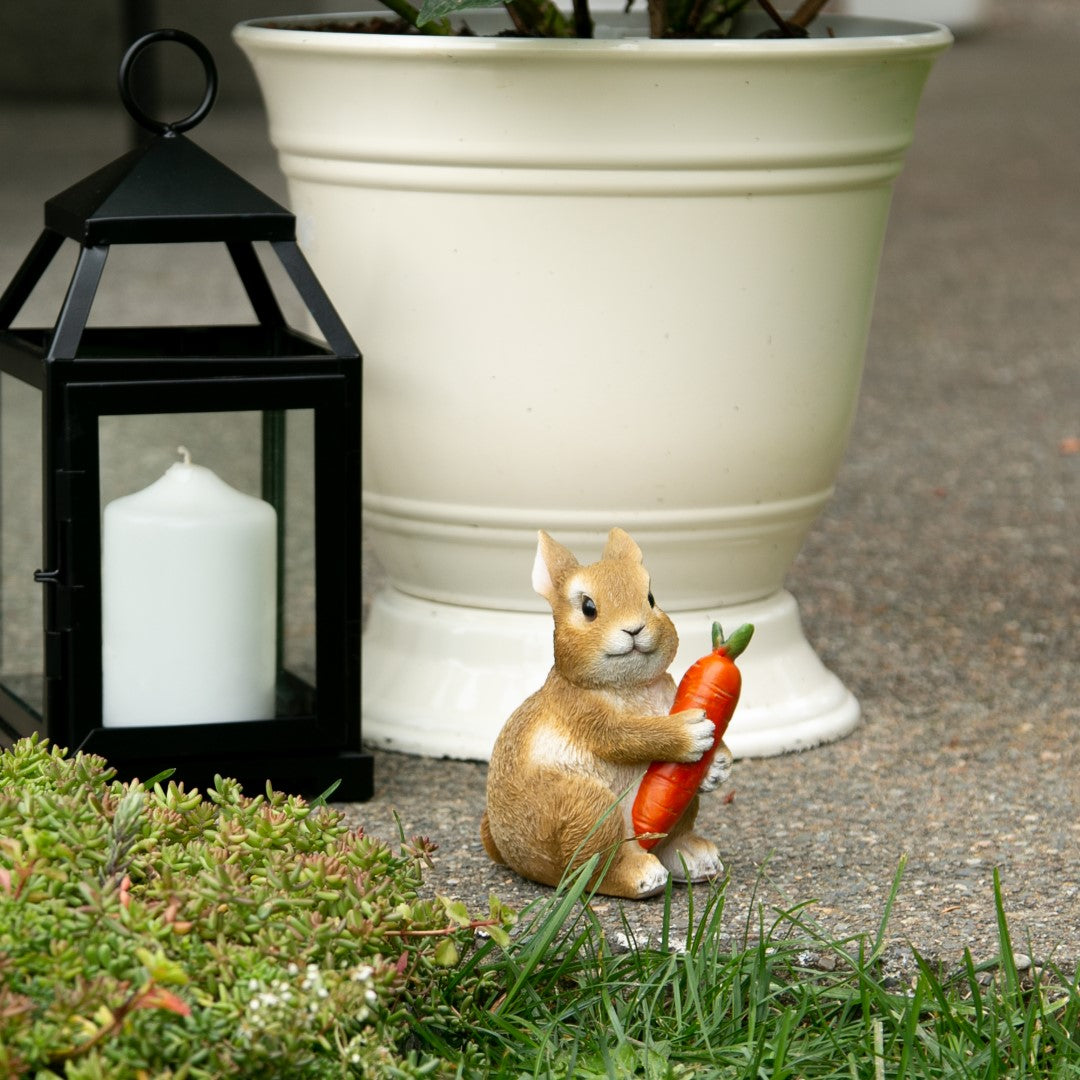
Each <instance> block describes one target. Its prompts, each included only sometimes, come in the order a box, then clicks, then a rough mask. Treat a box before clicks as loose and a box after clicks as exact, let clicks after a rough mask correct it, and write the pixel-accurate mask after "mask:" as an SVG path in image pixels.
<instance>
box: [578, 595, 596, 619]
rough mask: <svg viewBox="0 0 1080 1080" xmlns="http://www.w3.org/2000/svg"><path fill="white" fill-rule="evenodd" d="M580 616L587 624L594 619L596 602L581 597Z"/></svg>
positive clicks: (589, 597)
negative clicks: (582, 616) (587, 621)
mask: <svg viewBox="0 0 1080 1080" xmlns="http://www.w3.org/2000/svg"><path fill="white" fill-rule="evenodd" d="M581 614H582V615H584V616H585V618H586V619H588V620H589V622H592V621H593V619H595V618H596V602H595V601H594V600H593V598H592V597H591V596H583V597H582V598H581Z"/></svg>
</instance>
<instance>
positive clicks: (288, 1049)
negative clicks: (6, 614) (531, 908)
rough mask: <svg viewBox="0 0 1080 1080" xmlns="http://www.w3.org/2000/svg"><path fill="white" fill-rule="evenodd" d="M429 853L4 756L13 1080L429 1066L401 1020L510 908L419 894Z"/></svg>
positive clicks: (244, 803) (220, 786)
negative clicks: (482, 908) (473, 910)
mask: <svg viewBox="0 0 1080 1080" xmlns="http://www.w3.org/2000/svg"><path fill="white" fill-rule="evenodd" d="M429 850H430V845H428V844H427V842H426V841H424V840H422V839H417V840H414V841H411V842H407V843H406V842H403V843H402V846H401V850H400V852H399V853H397V854H395V853H394V852H392V851H391V849H390V848H389V847H387V846H386V845H385V844H384V843H382V842H381V841H379V840H375V839H373V838H370V837H367V836H365V835H364V834H363V832H362V831H358V830H356V829H352V828H349V827H348V826H346V825H345V824H344V823H343V819H342V815H341V814H340V813H339V812H338V811H336V810H333V809H331V808H329V807H326V806H313V805H310V804H308V803H306V802H305V801H304V800H302V799H299V798H296V797H291V796H286V795H284V794H281V793H280V792H273V791H267V792H266V793H264V794H259V795H256V796H254V797H249V796H246V795H244V794H243V793H242V791H241V790H240V787H239V786H238V785H237V784H236V782H235V781H232V780H228V779H219V781H218V782H217V784H216V786H215V787H214V788H213V789H212V790H209V791H207V792H205V793H204V794H200V793H199V792H196V791H185V790H184V789H183V787H182V786H178V785H176V784H173V783H168V784H162V783H157V784H154V783H148V784H145V785H144V784H140V783H138V782H134V783H132V784H130V785H129V784H121V783H119V782H118V781H117V780H115V779H114V778H113V773H112V771H111V770H109V769H108V768H107V766H106V764H105V762H104V761H103V760H102V759H101V758H98V757H94V756H89V755H82V754H78V755H75V756H74V757H70V758H69V757H66V756H65V755H64V752H63V751H61V750H59V749H57V748H54V747H49V746H47V745H46V743H45V742H44V741H38V740H23V741H21V742H19V743H17V744H16V745H15V747H14V748H13V749H12V750H10V751H6V752H4V753H3V754H0V1077H17V1076H23V1075H32V1076H36V1077H41V1078H46V1077H51V1076H66V1077H72V1078H84V1077H85V1078H94V1077H128V1076H131V1077H136V1076H147V1075H152V1076H160V1077H192V1078H195V1077H210V1076H213V1077H220V1076H242V1077H245V1078H253V1077H260V1076H289V1077H323V1076H327V1077H329V1076H334V1077H340V1076H347V1075H357V1076H359V1075H401V1076H411V1075H416V1074H421V1073H427V1072H429V1071H430V1069H431V1068H432V1067H433V1064H434V1061H433V1059H431V1058H428V1059H426V1062H425V1059H423V1058H422V1057H418V1056H417V1055H416V1054H415V1053H414V1054H412V1055H411V1056H410V1053H409V1050H408V1048H406V1047H404V1046H403V1045H402V1041H403V1038H404V1035H405V1033H406V1032H407V1030H408V1027H407V1025H406V1024H405V1023H403V1022H402V1012H403V1010H407V1009H417V1008H423V1007H424V1006H423V1003H422V1002H423V998H424V997H425V995H426V994H427V993H428V992H429V991H430V989H431V987H432V986H434V985H437V983H438V981H439V977H440V973H441V972H444V971H446V970H448V969H449V968H450V967H452V966H453V965H454V964H456V963H457V961H458V959H459V956H460V955H461V952H462V951H463V950H464V949H466V948H467V947H468V945H469V943H471V942H472V941H473V937H474V932H475V930H476V929H477V928H480V927H483V928H484V929H485V931H486V933H487V934H488V935H489V936H490V937H491V938H492V939H494V940H495V941H501V942H505V941H506V940H507V936H506V928H507V927H508V926H509V925H510V923H511V922H512V918H513V917H512V915H511V914H510V912H509V911H507V910H506V909H504V908H503V907H502V905H501V904H499V902H498V901H497V900H494V899H493V900H492V902H491V911H490V913H489V914H488V915H487V917H485V918H482V919H473V918H471V917H470V916H469V914H468V913H467V912H466V911H465V909H464V906H463V905H461V904H459V903H453V902H451V901H449V900H443V899H439V898H433V899H421V898H420V896H419V892H418V890H419V887H420V884H421V870H422V866H423V865H424V863H425V861H426V860H427V858H428V854H429Z"/></svg>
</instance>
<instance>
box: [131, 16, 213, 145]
mask: <svg viewBox="0 0 1080 1080" xmlns="http://www.w3.org/2000/svg"><path fill="white" fill-rule="evenodd" d="M159 41H177V42H179V43H180V44H181V45H186V46H187V47H188V48H189V49H190V50H191V51H192V52H193V53H194V54H195V55H196V56H197V57H198V58H199V60H200V61H201V63H202V66H203V71H204V72H205V74H206V92H205V93H204V94H203V99H202V101H201V102H200V103H199V106H198V108H196V109H195V111H194V112H192V113H189V114H188V115H187V116H185V117H182V118H181V119H179V120H170V121H164V120H155V119H154V117H152V116H149V115H148V114H147V113H145V112H143V110H142V109H141V108H140V107H139V103H138V102H137V101H136V100H135V95H134V94H133V93H132V91H131V69H132V67H133V66H134V64H135V61H136V60H137V59H138V57H139V54H140V53H141V52H143V51H144V50H145V49H148V48H149V47H150V46H151V45H154V44H156V43H157V42H159ZM119 81H120V100H121V101H122V102H123V103H124V108H125V109H127V111H128V112H129V113H130V114H131V117H132V119H133V120H135V121H136V123H138V124H139V125H141V126H142V127H144V128H146V130H147V131H152V132H154V133H155V134H157V135H177V134H179V133H180V132H182V131H190V130H191V128H193V127H194V126H195V125H196V124H197V123H199V121H200V120H202V119H203V118H204V117H205V116H206V114H207V113H208V112H209V111H210V110H211V109H212V108H213V107H214V99H215V98H216V97H217V88H218V74H217V67H216V66H215V65H214V58H213V56H211V55H210V50H209V49H208V48H207V47H206V46H205V45H204V44H203V43H202V42H201V41H200V40H199V39H198V38H197V37H194V36H193V35H191V34H189V33H187V32H186V31H184V30H172V29H163V30H154V31H151V33H149V34H144V35H143V36H142V37H141V38H139V39H138V40H137V41H135V42H133V43H132V44H131V45H130V46H129V47H128V50H127V52H126V53H124V58H123V59H122V60H121V61H120V80H119Z"/></svg>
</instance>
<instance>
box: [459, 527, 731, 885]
mask: <svg viewBox="0 0 1080 1080" xmlns="http://www.w3.org/2000/svg"><path fill="white" fill-rule="evenodd" d="M532 583H533V588H534V589H535V590H536V591H537V592H538V593H539V594H540V595H541V596H543V597H544V598H545V599H546V600H547V601H548V603H549V604H550V605H551V611H552V615H553V616H554V620H555V634H554V645H555V664H554V666H553V667H552V669H551V672H550V673H549V674H548V677H547V680H546V681H545V682H544V685H543V686H542V687H541V688H540V689H539V690H538V691H537V692H536V693H535V694H533V695H532V696H531V697H530V698H528V699H527V700H526V701H525V702H523V703H522V705H520V706H519V707H518V709H517V710H516V711H515V712H514V713H513V715H512V716H511V717H510V719H509V720H507V722H506V724H505V726H504V727H503V729H502V731H501V732H500V733H499V737H498V739H496V741H495V747H494V749H493V750H492V754H491V764H490V766H489V770H488V781H487V809H486V810H485V811H484V816H483V819H482V820H481V823H480V834H481V838H482V839H483V842H484V847H485V849H486V850H487V853H488V855H490V856H491V858H492V859H493V860H494V861H495V862H497V863H501V864H505V865H507V866H509V867H511V868H512V869H513V870H515V871H516V872H517V873H519V874H520V875H521V876H522V877H526V878H529V879H530V880H532V881H538V882H541V883H542V884H545V885H557V884H558V883H559V881H560V880H561V879H562V878H563V875H564V874H565V872H566V871H567V870H568V869H570V870H572V869H574V868H576V867H577V866H579V865H581V864H583V863H585V862H587V861H588V859H589V858H590V857H591V856H592V855H594V854H596V853H598V852H599V853H601V861H600V866H601V868H603V867H605V866H606V867H607V869H606V872H605V871H604V870H603V869H601V870H598V871H597V873H598V875H600V874H602V875H603V876H602V879H601V880H600V881H599V883H597V882H593V883H590V884H591V885H594V886H595V887H596V888H597V891H599V892H602V893H606V894H607V895H609V896H620V897H626V898H629V899H640V898H643V897H646V896H653V895H655V894H656V893H659V892H662V891H663V890H664V888H665V887H666V885H667V881H668V878H669V877H674V878H675V879H676V880H683V879H685V878H687V877H688V878H689V879H690V880H692V881H702V880H706V879H709V878H713V877H715V876H717V875H718V874H720V873H721V872H722V870H723V867H722V864H721V862H720V855H719V852H718V851H717V848H716V845H715V844H714V843H712V841H710V840H707V839H705V837H703V836H699V835H698V834H697V833H695V832H694V831H693V826H694V821H695V818H696V816H697V808H698V800H697V796H695V797H694V798H693V800H691V802H690V805H689V806H688V807H687V809H686V811H685V813H684V814H683V816H682V817H681V818H680V819H679V821H678V823H677V824H676V825H675V827H674V828H673V829H672V830H671V832H670V833H669V834H668V835H667V836H666V837H665V838H664V839H663V840H662V841H660V843H659V844H657V845H656V846H655V847H654V848H653V849H652V850H651V851H646V850H645V849H644V848H643V847H642V846H641V845H640V844H639V843H637V841H636V840H635V838H634V836H635V834H634V828H633V824H632V821H631V813H630V811H631V807H632V805H633V801H634V795H635V793H636V791H637V787H638V784H639V783H640V781H641V778H642V776H643V775H644V773H645V770H646V769H647V768H648V766H649V764H650V763H651V762H653V761H687V762H692V761H698V760H699V759H700V758H701V757H702V755H703V754H704V753H706V752H707V751H708V750H709V749H710V748H711V747H712V745H713V732H714V728H713V722H712V721H711V720H710V719H708V718H707V717H706V715H705V713H704V711H703V710H701V709H686V710H684V711H682V712H678V713H675V714H674V715H671V714H670V712H669V710H670V709H671V705H672V701H673V700H674V697H675V681H674V679H673V678H672V677H671V675H669V674H668V670H667V669H668V666H669V665H670V664H671V662H672V660H674V658H675V653H676V650H677V649H678V644H679V638H678V634H677V633H676V631H675V627H674V625H673V623H672V622H671V620H670V619H669V618H668V616H667V615H665V614H664V612H663V611H661V609H660V608H659V607H658V606H657V605H656V602H655V600H654V598H653V595H652V591H651V588H650V583H649V575H648V572H647V571H646V569H645V567H644V565H643V562H642V555H641V549H640V548H639V547H638V545H637V544H636V543H634V541H633V540H632V539H631V538H630V536H629V535H628V534H627V533H625V532H624V531H623V530H622V529H612V530H611V532H610V533H609V535H608V540H607V545H606V546H605V548H604V552H603V556H602V558H601V559H600V561H599V562H597V563H593V564H592V565H590V566H582V565H581V564H580V563H579V562H578V561H577V559H576V558H575V557H574V555H573V554H572V553H571V552H570V551H569V550H567V549H566V548H565V547H563V546H562V545H561V544H559V543H557V542H556V541H555V540H553V539H552V538H551V537H550V536H548V534H547V533H545V532H541V533H540V537H539V543H538V545H537V551H536V561H535V563H534V565H533V575H532ZM730 767H731V754H730V752H729V751H728V749H727V747H726V746H724V744H723V743H722V742H721V743H720V744H719V746H718V747H717V751H716V755H715V757H714V759H713V763H712V766H711V767H710V770H709V774H708V776H707V777H706V780H705V782H704V783H703V784H702V785H701V790H711V789H712V788H715V787H716V786H717V785H718V784H719V783H720V782H722V781H723V780H724V779H725V778H726V776H727V774H728V772H729V770H730ZM624 793H625V794H624ZM616 802H618V803H619V805H618V806H617V807H615V809H614V810H613V811H612V807H613V805H614V804H615V803H616ZM609 811H611V812H609Z"/></svg>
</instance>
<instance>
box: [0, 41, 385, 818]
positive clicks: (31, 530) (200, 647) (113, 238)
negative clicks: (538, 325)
mask: <svg viewBox="0 0 1080 1080" xmlns="http://www.w3.org/2000/svg"><path fill="white" fill-rule="evenodd" d="M162 40H176V41H180V42H181V43H183V44H186V45H188V46H189V47H190V48H191V49H192V50H193V51H195V53H196V55H197V56H198V57H199V58H200V59H201V60H202V62H203V67H204V71H205V72H206V76H207V92H206V95H205V97H204V100H203V103H202V104H201V105H200V106H199V108H198V109H197V110H195V112H193V113H192V114H191V116H189V117H186V118H185V119H184V120H182V121H177V122H175V123H172V124H162V123H159V122H157V121H154V120H151V119H150V118H148V117H146V116H145V115H144V114H143V113H142V112H141V110H140V109H139V108H138V106H137V105H136V104H135V103H134V102H133V100H132V99H131V94H130V89H129V88H128V80H129V77H130V72H131V64H132V63H133V61H134V59H135V58H136V57H137V56H138V54H139V52H140V51H142V50H143V49H145V48H146V47H147V46H148V45H150V44H152V43H153V42H156V41H162ZM215 91H216V72H215V70H214V66H213V61H212V59H211V58H210V56H209V53H208V52H207V51H206V49H205V47H204V46H203V45H202V44H201V43H200V42H198V41H197V40H196V39H194V38H191V37H190V36H189V35H186V34H183V33H181V32H179V31H157V32H156V33H155V34H151V35H147V36H146V37H145V38H142V39H140V41H138V42H136V43H135V44H134V45H133V46H132V47H131V49H129V50H128V53H127V55H126V56H125V58H124V61H123V63H122V65H121V96H122V97H123V98H124V101H125V104H126V105H127V107H128V109H129V111H130V112H131V113H132V115H133V116H134V117H135V118H136V119H137V120H138V121H139V122H140V123H142V124H143V125H144V126H146V127H147V128H148V129H149V130H151V131H153V132H154V135H155V137H154V138H153V139H151V140H149V141H147V142H145V143H144V144H143V145H141V146H140V147H139V148H137V149H136V150H133V151H132V152H131V153H130V154H127V155H125V156H124V157H122V158H120V159H118V160H117V161H115V162H113V163H112V164H111V165H107V166H106V167H105V168H104V169H101V170H99V171H98V172H97V173H95V174H93V175H92V176H90V177H88V178H86V180H84V181H81V182H80V183H78V184H76V185H74V186H73V187H71V188H69V189H68V190H66V191H64V192H62V193H61V194H60V195H58V196H56V197H55V198H53V199H50V200H49V201H48V202H47V203H46V205H45V228H44V231H43V232H42V234H41V236H40V238H39V240H38V242H37V243H36V244H35V245H34V247H33V248H32V250H31V251H30V253H29V254H28V255H27V257H26V259H25V260H24V262H23V264H22V266H21V267H20V269H19V270H18V271H17V272H16V274H15V277H14V278H13V280H12V281H11V283H10V284H9V286H8V287H7V289H6V290H5V291H4V293H3V295H2V297H0V515H2V516H0V627H2V630H0V737H4V738H6V739H7V740H8V741H10V739H12V738H14V737H19V736H24V735H29V734H31V733H33V732H41V733H43V734H45V735H47V736H48V737H49V738H50V739H52V740H53V741H54V742H56V743H59V744H60V745H62V746H66V747H68V748H70V749H83V750H86V751H90V752H94V753H100V754H102V755H103V756H104V757H106V758H107V759H108V760H109V762H110V764H112V765H114V766H115V767H117V768H118V769H119V770H120V771H121V773H122V774H124V773H126V774H135V775H141V776H144V777H146V776H149V775H153V774H156V773H158V772H160V771H161V770H163V769H166V768H175V769H176V772H177V778H178V779H183V780H186V781H187V782H188V783H189V784H199V785H200V786H206V785H207V784H209V783H210V782H212V778H213V775H214V774H215V773H221V774H223V775H231V776H235V777H237V778H238V779H240V780H241V781H242V782H244V783H245V786H247V787H248V788H249V789H251V788H252V787H254V789H255V790H261V789H262V787H263V786H264V784H265V782H266V781H267V780H270V781H271V782H273V783H274V784H275V786H278V787H280V788H284V789H287V790H291V791H296V792H300V793H306V794H319V793H321V792H322V791H324V790H325V789H326V788H327V787H329V786H330V785H331V784H333V783H334V782H335V781H339V782H340V787H339V788H338V789H337V794H336V797H338V798H342V799H364V798H367V797H369V796H370V794H371V783H372V767H371V758H370V756H369V755H367V754H364V753H363V752H362V751H361V750H360V718H359V704H358V703H359V647H360V605H361V597H360V526H359V514H360V477H359V455H360V435H359V424H360V420H359V417H360V392H361V390H360V360H359V354H358V352H357V350H356V346H355V345H354V344H353V342H352V340H351V338H350V337H349V335H348V333H347V331H346V330H345V328H344V326H343V325H342V323H341V321H340V319H339V318H338V316H337V313H336V312H335V311H334V309H333V307H332V306H331V304H330V302H329V300H328V299H327V297H326V295H325V293H324V292H323V290H322V288H321V287H320V285H319V283H318V281H317V280H316V279H315V277H314V275H313V274H312V272H311V270H310V268H309V267H308V265H307V262H306V260H305V259H304V257H303V255H302V254H301V252H300V249H299V247H298V246H297V244H296V239H295V219H294V217H293V215H292V214H290V213H289V212H288V211H287V210H285V209H284V208H282V207H281V206H279V205H278V204H277V203H275V202H273V201H272V200H271V199H269V198H268V197H267V196H265V195H264V194H262V193H261V192H259V191H258V190H257V189H255V188H253V187H251V186H250V185H249V184H247V183H246V182H245V181H243V180H242V179H241V178H240V177H238V176H237V175H236V174H235V173H232V172H231V171H230V170H228V169H226V168H225V166H223V165H222V164H221V163H220V162H218V161H216V160H215V159H214V158H212V157H210V155H208V154H206V153H205V152H204V151H202V150H200V149H199V148H198V147H196V146H195V145H194V144H193V143H190V142H189V141H188V140H187V139H186V138H185V137H184V136H183V134H182V132H183V131H185V130H187V129H189V128H190V127H192V126H194V124H195V123H197V122H198V121H199V120H201V119H202V117H203V116H205V114H206V112H208V111H209V108H210V106H211V105H212V103H213V97H214V92H215ZM177 177H182V178H183V181H184V182H183V184H182V185H177V184H176V183H175V178H177ZM69 241H74V242H75V243H76V244H77V245H78V247H79V250H78V255H77V259H76V264H75V270H74V273H73V275H72V277H71V281H70V284H69V286H68V288H67V293H66V296H65V297H64V300H63V303H62V304H61V306H60V311H59V314H58V315H57V317H56V321H55V324H54V325H52V326H50V327H46V328H41V327H26V326H23V325H21V323H20V322H19V321H18V316H19V313H20V312H21V311H22V310H23V307H24V305H25V304H26V301H27V300H28V298H29V297H30V295H31V294H32V293H33V292H34V290H35V288H36V286H37V284H38V282H39V281H40V280H41V278H42V277H43V275H44V274H45V271H46V270H47V268H48V267H49V266H50V264H51V263H52V261H53V257H54V256H55V255H56V254H57V252H58V251H59V250H60V248H61V247H62V246H63V245H65V243H67V242H69ZM181 242H183V243H182V244H181ZM148 244H149V245H163V246H166V249H167V250H174V251H178V250H179V247H180V246H183V247H185V248H187V247H190V246H192V244H194V245H196V246H198V247H203V246H205V245H207V244H212V245H216V249H217V248H221V247H223V248H224V250H226V251H227V252H228V256H229V257H230V258H231V264H230V265H231V268H232V269H233V270H234V271H235V274H236V276H237V279H238V280H239V282H240V283H241V285H242V289H240V290H239V295H240V296H244V295H245V294H246V299H247V302H248V303H249V305H250V308H251V310H253V312H254V315H255V320H256V321H255V322H254V323H239V324H237V323H225V324H220V323H219V324H215V325H196V326H192V325H188V324H186V323H184V324H181V325H156V326H137V327H113V326H107V325H106V326H101V325H98V322H96V321H91V320H90V315H91V309H92V307H93V306H94V302H95V298H96V297H97V293H98V286H99V283H100V281H101V279H102V274H103V270H104V268H105V264H106V260H107V259H108V257H109V254H110V250H111V249H112V248H113V247H119V246H121V245H148ZM168 245H173V247H172V249H169V248H168V247H167V246H168ZM257 245H258V246H257ZM68 246H70V244H69V245H68ZM260 247H261V248H268V249H269V251H270V253H271V254H272V255H274V256H276V257H277V259H278V261H279V262H280V268H281V270H282V271H283V272H284V273H283V276H285V277H286V278H287V279H288V280H289V281H290V282H291V283H292V286H293V287H294V288H295V291H296V293H297V294H298V296H299V298H300V300H301V301H302V306H303V308H304V309H305V312H306V314H307V316H308V318H309V319H310V321H311V322H312V323H313V324H314V325H315V326H316V327H317V328H318V330H319V332H320V333H321V335H322V338H323V340H322V341H320V340H317V339H316V338H313V337H311V336H309V335H308V334H306V333H303V332H301V331H299V330H295V329H293V328H292V327H291V326H290V325H289V324H288V323H287V322H286V320H285V319H284V317H283V315H282V313H281V308H280V306H279V303H278V300H277V297H276V295H275V291H274V289H273V288H272V287H271V285H270V278H269V277H268V276H267V273H266V270H265V268H264V266H263V262H262V261H261V259H260V256H259V254H258V250H259V248H260ZM264 257H265V252H264ZM88 323H89V325H88Z"/></svg>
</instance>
